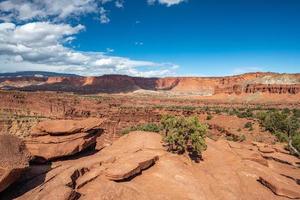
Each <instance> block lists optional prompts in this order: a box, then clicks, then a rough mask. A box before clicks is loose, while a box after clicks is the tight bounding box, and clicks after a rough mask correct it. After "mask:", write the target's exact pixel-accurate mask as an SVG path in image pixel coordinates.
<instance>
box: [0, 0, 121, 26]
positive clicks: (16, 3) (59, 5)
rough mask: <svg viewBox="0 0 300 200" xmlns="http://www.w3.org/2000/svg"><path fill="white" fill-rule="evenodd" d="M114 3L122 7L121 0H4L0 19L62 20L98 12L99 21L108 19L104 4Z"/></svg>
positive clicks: (0, 4)
mask: <svg viewBox="0 0 300 200" xmlns="http://www.w3.org/2000/svg"><path fill="white" fill-rule="evenodd" d="M107 3H114V4H115V6H116V7H118V8H122V7H123V4H124V1H122V0H47V1H46V0H5V1H2V2H1V3H0V20H2V21H5V22H13V21H32V20H42V19H44V20H45V19H46V20H53V21H56V22H57V21H64V20H66V19H69V18H78V17H80V16H82V15H85V14H90V13H94V14H99V17H100V19H101V20H100V21H101V22H102V23H103V22H104V23H108V22H109V21H110V20H109V18H108V16H107V14H106V13H107V11H106V10H105V9H104V7H103V6H104V5H105V4H107Z"/></svg>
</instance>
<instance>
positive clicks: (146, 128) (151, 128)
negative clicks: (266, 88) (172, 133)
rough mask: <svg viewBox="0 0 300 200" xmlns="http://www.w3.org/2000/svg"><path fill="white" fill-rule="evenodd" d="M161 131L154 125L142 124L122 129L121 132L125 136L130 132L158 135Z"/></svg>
mask: <svg viewBox="0 0 300 200" xmlns="http://www.w3.org/2000/svg"><path fill="white" fill-rule="evenodd" d="M160 130H161V128H160V127H159V126H158V125H157V124H154V123H148V124H142V125H138V126H133V127H130V128H126V129H123V130H122V131H121V134H122V135H126V134H128V133H130V132H132V131H147V132H156V133H158V132H159V131H160Z"/></svg>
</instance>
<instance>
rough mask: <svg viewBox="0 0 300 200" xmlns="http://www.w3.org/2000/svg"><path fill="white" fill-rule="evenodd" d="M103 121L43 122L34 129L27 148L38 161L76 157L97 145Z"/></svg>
mask: <svg viewBox="0 0 300 200" xmlns="http://www.w3.org/2000/svg"><path fill="white" fill-rule="evenodd" d="M103 122H104V120H103V119H96V118H88V119H85V120H51V121H43V122H40V123H39V124H37V125H36V126H35V127H33V129H32V133H31V137H29V138H27V139H26V140H25V143H26V146H27V148H28V150H29V151H30V153H31V154H32V155H33V156H34V157H35V160H36V161H39V162H41V161H49V160H53V159H57V158H63V157H66V156H70V155H74V154H76V153H78V152H81V151H83V150H85V149H87V148H88V147H90V146H92V145H95V144H96V139H97V137H98V136H100V134H101V132H102V129H101V128H100V126H101V124H102V123H103Z"/></svg>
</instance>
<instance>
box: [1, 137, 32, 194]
mask: <svg viewBox="0 0 300 200" xmlns="http://www.w3.org/2000/svg"><path fill="white" fill-rule="evenodd" d="M29 157H30V156H29V153H28V151H27V149H26V147H25V144H24V143H23V142H22V141H21V140H20V139H18V138H16V137H14V136H11V135H0V192H2V191H3V190H4V189H6V188H7V187H8V186H9V185H10V184H12V183H13V182H15V181H16V180H17V179H18V178H19V176H20V175H21V174H22V172H24V170H25V169H26V168H27V167H28V166H29Z"/></svg>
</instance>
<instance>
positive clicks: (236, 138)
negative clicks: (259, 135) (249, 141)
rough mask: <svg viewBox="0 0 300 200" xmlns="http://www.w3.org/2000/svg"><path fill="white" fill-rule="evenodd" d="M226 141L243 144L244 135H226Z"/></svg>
mask: <svg viewBox="0 0 300 200" xmlns="http://www.w3.org/2000/svg"><path fill="white" fill-rule="evenodd" d="M225 138H226V140H229V141H233V142H243V141H245V140H246V136H245V135H233V134H231V135H226V137H225Z"/></svg>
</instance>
